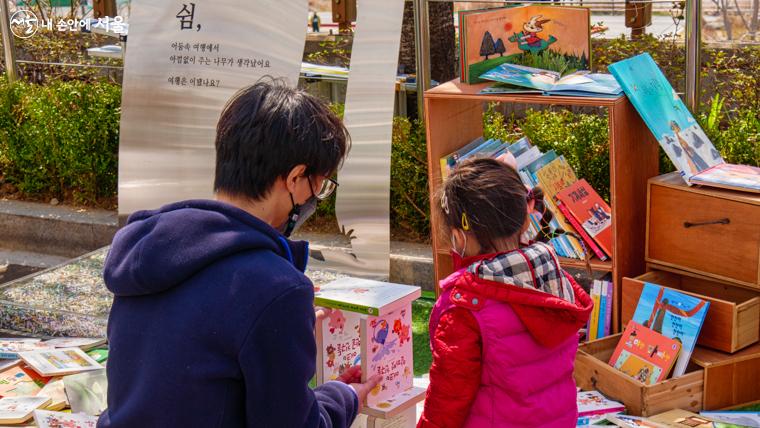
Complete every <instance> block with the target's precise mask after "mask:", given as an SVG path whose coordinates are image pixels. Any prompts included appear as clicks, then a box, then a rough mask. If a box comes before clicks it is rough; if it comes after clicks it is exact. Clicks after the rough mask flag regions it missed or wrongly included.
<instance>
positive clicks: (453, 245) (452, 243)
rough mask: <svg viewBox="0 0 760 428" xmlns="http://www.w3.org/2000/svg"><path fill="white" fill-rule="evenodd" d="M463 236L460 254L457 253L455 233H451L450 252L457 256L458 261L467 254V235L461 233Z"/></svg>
mask: <svg viewBox="0 0 760 428" xmlns="http://www.w3.org/2000/svg"><path fill="white" fill-rule="evenodd" d="M462 235H463V236H464V246H462V252H461V253H460V252H459V249H458V248H457V241H456V239H455V238H456V233H454V232H453V231H452V232H451V252H452V253H454V254H456V255H457V256H459V258H460V259H463V258H464V257H465V253H466V252H467V234H466V233H463V234H462Z"/></svg>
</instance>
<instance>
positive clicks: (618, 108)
mask: <svg viewBox="0 0 760 428" xmlns="http://www.w3.org/2000/svg"><path fill="white" fill-rule="evenodd" d="M487 85H488V84H480V85H466V84H462V83H461V82H460V81H459V79H456V80H452V81H450V82H447V83H444V84H442V85H439V86H437V87H435V88H433V89H430V90H429V91H427V92H425V126H426V128H427V155H428V159H427V160H428V176H429V180H428V183H429V186H430V202H431V204H430V206H431V210H430V226H431V236H432V241H433V258H434V263H435V277H436V280H441V279H443V278H445V277H446V276H447V275H449V274H450V273H452V272H453V263H452V259H451V255H450V248H451V245H450V243H449V239H450V238H449V236H448V231H446V230H445V228H444V227H443V219H442V218H441V216H440V214H439V212H438V210H437V209H436V207H439V206H440V203H439V201H436V195H437V194H438V189H439V188H440V186H441V183H442V180H441V164H440V159H441V158H442V157H444V156H446V155H448V154H450V153H452V152H454V151H456V150H457V149H459V148H461V147H462V146H464V145H465V144H467V143H469V142H470V141H472V140H474V139H475V138H478V137H480V136H482V135H483V111H484V106H485V105H486V104H487V103H489V102H500V103H510V104H522V105H544V106H546V105H551V106H554V105H556V106H583V107H599V108H601V109H606V110H607V113H608V118H609V141H610V202H611V204H610V205H611V208H612V235H613V245H612V247H613V248H612V253H613V254H611V256H612V257H611V259H612V260H611V261H607V262H602V261H599V260H595V261H594V262H593V263H592V268H593V269H594V270H597V271H603V272H612V277H613V282H614V284H615V293H614V295H615V296H616V297H615V298H614V299H613V310H612V313H613V322H612V327H613V328H612V330H613V331H615V332H616V331H619V326H620V323H619V303H620V297H619V296H620V292H619V291H620V288H619V287H620V281H621V280H622V278H623V277H624V276H629V277H630V276H636V275H639V274H641V273H643V272H644V271H645V269H646V266H645V262H644V240H642V239H641V236H643V235H644V233H645V231H646V218H645V217H644V216H642V215H640V214H639V211H640V209H641V207H643V206H645V205H646V198H647V180H648V179H649V178H650V177H654V176H656V175H657V174H658V171H659V155H658V154H659V146H658V144H657V141H656V140H655V139H654V137H653V136H652V133H651V132H649V130H648V128H647V127H646V125H645V124H644V122H643V121H642V120H641V116H639V114H638V112H637V111H636V109H635V108H634V107H633V106H632V105H631V103H630V102H629V101H628V99H627V98H626V97H625V96H620V97H618V98H591V97H562V96H543V95H531V94H527V95H526V94H494V95H481V94H480V93H479V92H480V91H481V90H482V89H483V88H484V87H485V86H487ZM561 263H562V265H563V266H564V267H576V268H584V267H585V263H584V262H583V261H581V260H573V259H562V260H561ZM437 290H438V288H437V287H436V291H437Z"/></svg>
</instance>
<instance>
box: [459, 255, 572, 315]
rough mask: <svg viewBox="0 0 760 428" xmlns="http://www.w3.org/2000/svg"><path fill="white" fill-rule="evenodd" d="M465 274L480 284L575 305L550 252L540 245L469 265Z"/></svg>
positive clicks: (561, 271)
mask: <svg viewBox="0 0 760 428" xmlns="http://www.w3.org/2000/svg"><path fill="white" fill-rule="evenodd" d="M467 271H468V272H470V273H471V274H473V275H476V276H478V277H479V278H481V279H484V280H488V281H495V282H501V283H504V284H510V285H514V286H517V287H521V288H528V289H532V290H538V291H542V292H544V293H548V294H551V295H554V296H556V297H559V298H560V299H563V300H566V301H568V302H570V303H575V294H574V293H573V287H572V285H571V284H570V281H569V280H568V279H567V278H566V277H565V274H564V271H563V270H562V269H561V268H560V267H559V260H557V256H556V254H555V253H554V250H553V249H552V248H551V247H549V246H548V245H546V244H544V243H541V242H536V243H534V244H531V245H529V246H527V247H522V248H519V249H517V250H514V251H510V252H508V253H502V254H498V255H496V256H494V257H493V258H490V259H484V260H481V261H479V262H476V263H473V264H471V265H470V266H469V267H468V268H467Z"/></svg>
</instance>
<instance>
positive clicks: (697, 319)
mask: <svg viewBox="0 0 760 428" xmlns="http://www.w3.org/2000/svg"><path fill="white" fill-rule="evenodd" d="M709 307H710V302H708V301H705V300H702V299H698V298H696V297H693V296H689V295H687V294H683V293H679V292H678V291H675V290H673V289H670V288H664V287H660V286H659V285H656V284H650V283H646V284H644V289H643V290H642V292H641V297H640V298H639V303H638V305H637V306H636V312H634V314H633V321H635V322H637V323H639V324H641V325H643V326H645V327H648V328H650V329H652V330H654V331H655V332H657V333H660V334H662V335H664V336H665V337H669V338H671V339H676V340H678V341H679V342H681V344H682V350H681V354H680V355H679V357H678V361H677V362H676V366H675V368H674V369H673V376H674V377H678V376H682V375H683V374H684V373H686V367H687V366H688V365H689V359H690V358H691V353H692V352H693V351H694V346H696V344H697V338H698V337H699V332H700V330H702V324H703V323H704V321H705V316H707V309H708V308H709Z"/></svg>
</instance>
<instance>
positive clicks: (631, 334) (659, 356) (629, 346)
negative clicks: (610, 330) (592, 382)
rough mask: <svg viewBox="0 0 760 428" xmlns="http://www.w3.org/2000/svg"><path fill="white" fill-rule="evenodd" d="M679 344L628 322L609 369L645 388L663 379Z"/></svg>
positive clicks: (675, 355) (674, 358)
mask: <svg viewBox="0 0 760 428" xmlns="http://www.w3.org/2000/svg"><path fill="white" fill-rule="evenodd" d="M680 350H681V343H680V342H679V341H677V340H674V339H670V338H667V337H665V336H663V335H662V334H660V333H657V332H655V331H653V330H650V329H648V328H646V327H644V326H642V325H641V324H638V323H636V322H635V321H629V322H628V326H626V328H625V331H624V332H623V336H622V337H621V338H620V342H618V345H617V347H616V348H615V352H613V353H612V358H610V365H611V366H612V367H615V368H616V369H618V370H620V371H621V372H623V373H625V374H627V375H628V376H630V377H632V378H634V379H636V380H638V381H639V382H641V383H643V384H645V385H654V384H655V383H657V382H659V381H661V380H664V379H665V378H667V376H668V373H670V369H671V368H673V364H674V363H675V362H676V359H677V358H678V353H679V352H680Z"/></svg>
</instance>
